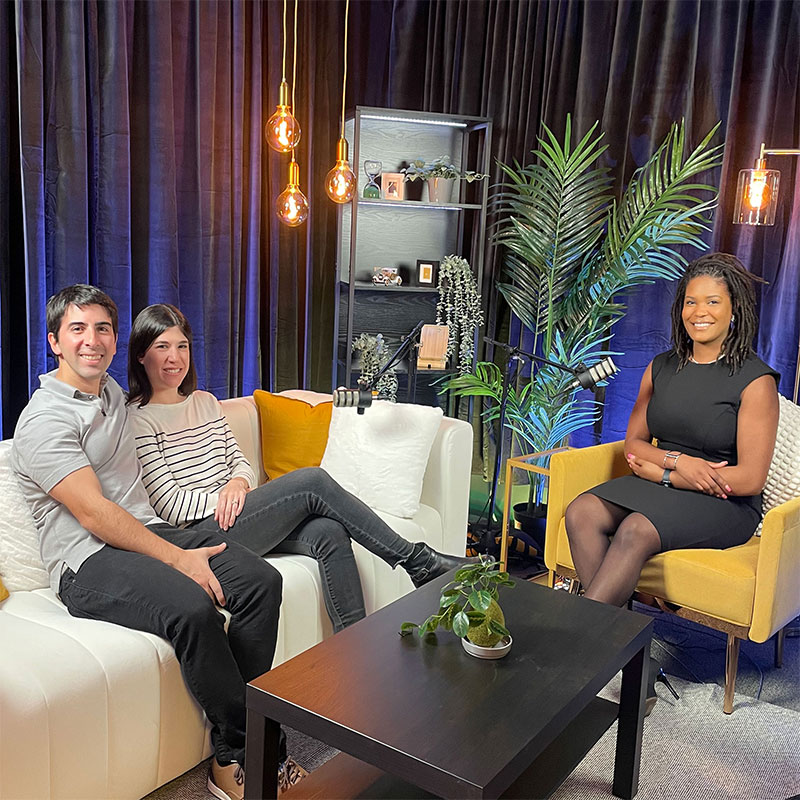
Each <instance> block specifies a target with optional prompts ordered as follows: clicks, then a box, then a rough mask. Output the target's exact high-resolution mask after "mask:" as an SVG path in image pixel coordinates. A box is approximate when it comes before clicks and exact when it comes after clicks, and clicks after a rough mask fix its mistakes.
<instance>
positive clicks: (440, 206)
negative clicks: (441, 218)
mask: <svg viewBox="0 0 800 800" xmlns="http://www.w3.org/2000/svg"><path fill="white" fill-rule="evenodd" d="M358 204H359V206H381V208H387V207H395V208H416V209H420V208H427V209H430V210H432V211H462V210H470V211H480V210H481V208H483V206H481V205H480V204H479V203H425V202H423V201H422V200H372V199H370V198H366V197H360V198H359V199H358Z"/></svg>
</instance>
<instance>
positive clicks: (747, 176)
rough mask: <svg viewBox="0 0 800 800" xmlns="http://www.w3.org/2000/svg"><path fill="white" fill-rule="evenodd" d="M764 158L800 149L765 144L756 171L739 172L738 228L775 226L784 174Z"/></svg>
mask: <svg viewBox="0 0 800 800" xmlns="http://www.w3.org/2000/svg"><path fill="white" fill-rule="evenodd" d="M764 156H800V148H796V147H791V148H767V146H766V145H765V144H764V143H763V142H762V143H761V152H760V153H759V156H758V158H757V159H756V163H755V167H753V169H743V170H740V171H739V182H738V184H737V185H736V207H735V209H734V211H733V222H734V224H735V225H774V224H775V209H776V208H777V207H778V186H779V184H780V180H781V173H780V172H778V170H777V169H767V159H766V158H764ZM798 391H800V340H798V342H797V365H796V366H795V371H794V392H793V394H792V402H793V403H795V404H796V403H797V396H798Z"/></svg>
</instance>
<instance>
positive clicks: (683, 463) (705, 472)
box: [626, 453, 733, 499]
mask: <svg viewBox="0 0 800 800" xmlns="http://www.w3.org/2000/svg"><path fill="white" fill-rule="evenodd" d="M626 458H627V461H628V466H629V467H630V468H631V471H632V472H633V474H634V475H636V476H638V477H639V478H643V479H644V480H648V481H653V482H654V483H660V482H661V478H662V476H663V474H664V469H663V468H662V467H661V466H659V465H658V464H654V463H653V462H651V461H645V460H644V459H642V458H640V457H638V456H635V455H634V454H633V453H628V454H627V456H626ZM727 465H728V462H727V461H706V460H705V459H704V458H696V457H694V456H689V455H686V453H683V454H681V457H680V458H679V459H678V460H677V463H676V465H675V469H673V470H672V471H671V472H670V483H671V484H672V485H673V486H674V487H675V488H676V489H691V490H693V491H696V492H703V493H704V494H710V495H714V496H715V497H721V498H722V499H727V497H728V495H729V494H731V493H732V492H733V490H732V489H731V487H730V486H729V485H728V483H727V482H726V481H725V478H723V477H722V475H721V474H720V473H719V470H720V469H722V467H726V466H727Z"/></svg>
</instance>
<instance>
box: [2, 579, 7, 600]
mask: <svg viewBox="0 0 800 800" xmlns="http://www.w3.org/2000/svg"><path fill="white" fill-rule="evenodd" d="M6 597H8V589H6V587H5V586H3V581H1V580H0V603H2V602H3V600H5V599H6Z"/></svg>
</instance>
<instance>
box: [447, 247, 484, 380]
mask: <svg viewBox="0 0 800 800" xmlns="http://www.w3.org/2000/svg"><path fill="white" fill-rule="evenodd" d="M437 283H438V291H439V298H438V300H437V302H436V324H437V325H447V326H448V327H449V329H450V331H449V334H448V340H447V357H448V358H450V357H451V356H453V355H455V354H456V353H458V364H457V366H458V372H459V374H461V375H464V374H467V373H469V372H470V371H471V370H472V357H473V352H474V348H475V333H476V331H477V330H478V328H480V326H481V325H482V324H483V311H482V310H481V296H480V294H478V284H477V282H476V281H475V276H474V275H473V274H472V269H471V268H470V266H469V263H468V262H467V260H466V259H465V258H461V257H460V256H456V255H449V256H445V258H443V259H442V261H441V263H440V264H439V277H438V281H437Z"/></svg>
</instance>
